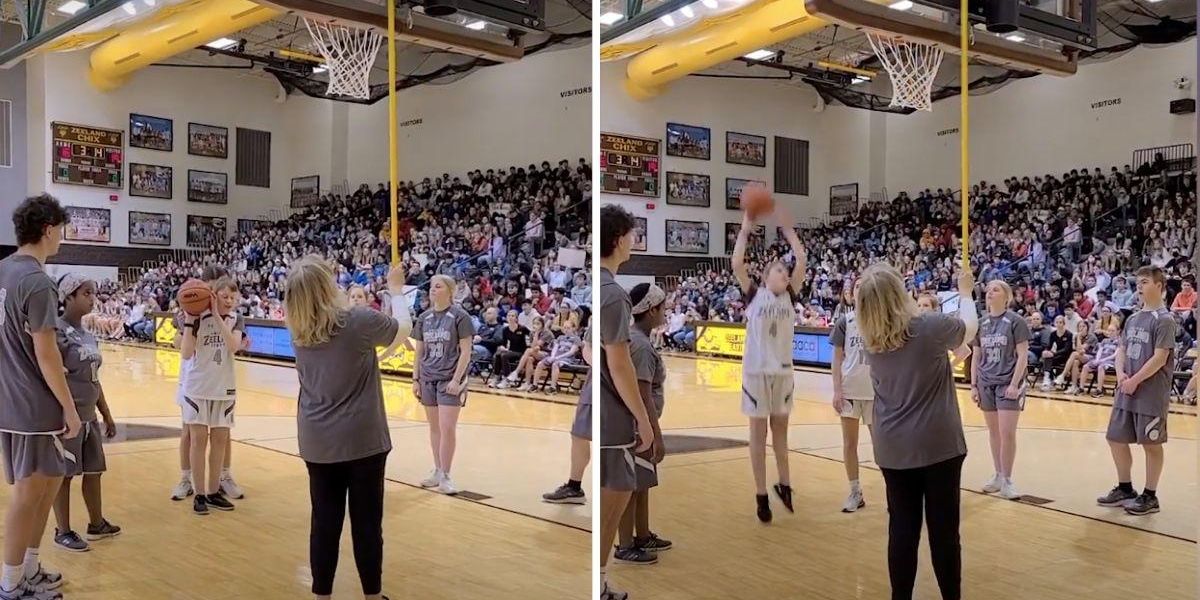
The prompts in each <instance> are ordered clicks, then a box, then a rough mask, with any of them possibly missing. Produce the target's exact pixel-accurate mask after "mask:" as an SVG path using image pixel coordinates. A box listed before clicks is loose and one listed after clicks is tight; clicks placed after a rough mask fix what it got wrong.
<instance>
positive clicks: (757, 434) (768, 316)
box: [733, 206, 808, 523]
mask: <svg viewBox="0 0 1200 600" xmlns="http://www.w3.org/2000/svg"><path fill="white" fill-rule="evenodd" d="M774 213H775V219H776V221H777V222H778V224H779V228H780V230H782V231H783V236H784V238H785V239H787V242H788V245H789V246H791V248H792V254H794V255H795V257H796V264H795V266H793V267H792V271H791V273H788V269H787V265H785V264H784V263H783V261H774V262H772V263H770V264H768V265H766V266H765V267H764V268H763V273H762V280H761V281H759V282H758V283H755V282H753V281H751V279H750V271H749V270H748V268H747V267H746V242H747V240H748V239H749V237H750V232H751V231H752V230H753V229H754V217H752V216H751V215H750V212H749V211H747V212H746V213H745V216H744V217H743V218H742V228H741V230H740V231H738V238H737V243H736V244H734V247H733V274H734V275H735V276H736V277H737V281H738V284H739V285H740V286H741V288H742V294H743V296H744V297H745V298H746V299H747V300H746V353H745V356H744V357H743V358H742V414H744V415H746V416H747V417H749V418H750V466H751V469H752V470H753V472H754V486H755V496H756V502H757V503H758V519H759V520H760V521H762V522H763V523H769V522H770V521H771V504H770V501H769V500H768V499H767V429H768V428H770V430H771V442H772V443H771V446H772V448H773V449H774V453H775V465H776V467H777V469H778V470H779V483H777V484H775V487H774V490H775V494H776V495H778V496H779V500H780V502H783V506H784V507H785V508H787V509H788V512H794V511H793V509H792V482H791V471H790V468H789V467H788V445H787V439H788V417H789V416H790V415H791V413H792V406H793V403H792V389H793V385H794V384H793V381H792V337H793V333H794V332H795V326H796V308H795V295H796V294H797V293H798V292H799V290H800V286H801V285H802V284H803V283H804V275H805V268H806V262H807V258H808V257H807V255H806V254H805V253H804V245H803V244H801V243H800V238H799V237H797V236H796V231H795V230H794V229H792V220H791V218H790V216H789V215H788V213H787V211H785V210H784V209H783V208H782V207H779V206H777V207H775V211H774Z"/></svg>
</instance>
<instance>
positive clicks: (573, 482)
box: [567, 479, 583, 490]
mask: <svg viewBox="0 0 1200 600" xmlns="http://www.w3.org/2000/svg"><path fill="white" fill-rule="evenodd" d="M567 487H569V488H571V489H573V490H583V482H582V481H579V480H578V479H568V480H567Z"/></svg>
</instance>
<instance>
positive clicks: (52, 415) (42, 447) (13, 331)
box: [0, 194, 80, 600]
mask: <svg viewBox="0 0 1200 600" xmlns="http://www.w3.org/2000/svg"><path fill="white" fill-rule="evenodd" d="M12 220H13V226H14V228H15V230H16V237H17V244H18V245H19V247H18V248H17V251H16V253H14V254H13V255H12V256H9V257H8V258H6V259H4V260H0V363H2V364H3V365H4V374H3V376H0V452H2V453H3V456H4V475H5V478H6V479H7V481H8V483H9V485H11V486H13V489H12V493H11V496H10V498H9V500H8V507H7V513H6V514H5V517H4V566H3V570H2V571H0V600H18V599H22V598H34V599H37V600H55V599H57V598H61V597H62V594H60V593H58V592H57V591H53V590H56V589H57V588H59V587H61V586H62V584H63V577H62V574H60V573H54V572H51V571H47V570H46V569H44V568H42V564H41V561H40V560H39V558H38V557H39V553H40V548H41V543H42V534H44V533H45V531H46V521H47V519H49V517H50V507H51V505H53V504H54V499H55V497H56V496H57V495H58V490H59V488H60V487H61V486H62V480H63V476H64V475H66V473H67V470H68V469H69V468H70V465H68V461H70V460H74V457H68V456H66V453H65V452H64V449H63V440H64V439H65V440H70V439H73V438H75V437H76V436H77V435H79V429H80V421H79V413H78V411H76V409H75V400H74V399H73V398H72V397H71V390H70V387H69V386H68V385H67V378H66V374H65V371H64V369H63V359H62V354H61V353H59V350H58V341H57V339H56V330H55V327H56V324H57V320H58V290H57V289H56V288H55V286H54V281H53V280H52V279H50V276H49V275H47V274H46V271H45V264H46V259H47V258H49V257H51V256H54V255H55V254H58V246H59V244H60V243H61V242H62V236H63V225H65V224H66V223H67V221H69V218H68V216H67V213H66V211H65V210H63V207H62V206H60V205H59V203H58V201H57V200H55V199H54V198H52V197H50V196H49V195H47V194H43V195H41V196H36V197H33V198H29V199H27V200H25V201H24V202H22V203H21V205H20V206H19V207H17V210H15V211H13V216H12Z"/></svg>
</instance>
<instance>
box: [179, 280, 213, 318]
mask: <svg viewBox="0 0 1200 600" xmlns="http://www.w3.org/2000/svg"><path fill="white" fill-rule="evenodd" d="M177 298H178V300H179V307H180V308H182V309H183V311H184V312H186V313H187V314H189V315H192V316H193V317H198V316H200V315H202V314H204V311H206V310H208V309H209V308H211V307H212V290H210V289H208V284H206V283H204V282H203V281H200V280H199V279H189V280H187V281H185V282H183V285H181V286H179V296H178V297H177Z"/></svg>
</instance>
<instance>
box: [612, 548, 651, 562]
mask: <svg viewBox="0 0 1200 600" xmlns="http://www.w3.org/2000/svg"><path fill="white" fill-rule="evenodd" d="M613 558H614V559H616V561H617V562H619V563H625V564H627V565H652V564H654V563H656V562H658V555H656V554H654V553H653V552H646V551H644V550H642V549H641V548H638V547H637V546H626V547H623V548H622V547H620V546H618V547H617V551H616V552H614V553H613Z"/></svg>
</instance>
